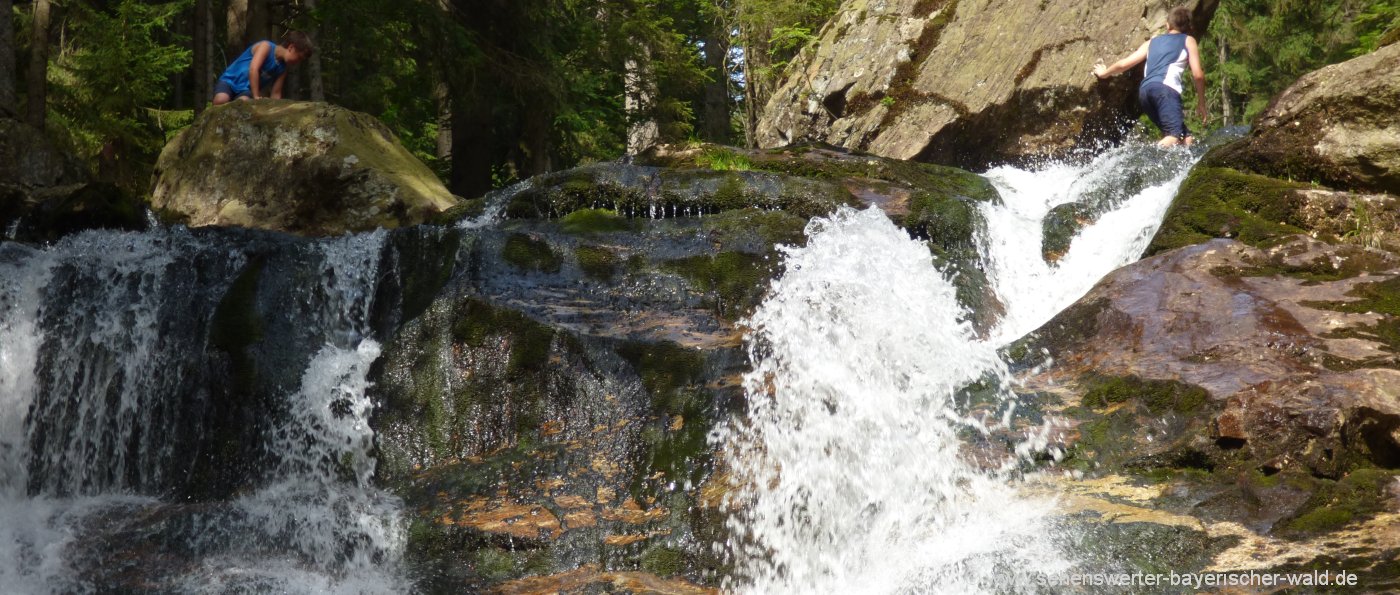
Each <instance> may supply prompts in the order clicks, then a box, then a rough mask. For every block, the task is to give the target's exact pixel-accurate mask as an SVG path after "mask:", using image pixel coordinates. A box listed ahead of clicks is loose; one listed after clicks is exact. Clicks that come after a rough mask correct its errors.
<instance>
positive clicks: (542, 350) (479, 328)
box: [452, 299, 554, 379]
mask: <svg viewBox="0 0 1400 595" xmlns="http://www.w3.org/2000/svg"><path fill="white" fill-rule="evenodd" d="M501 335H504V336H506V337H507V338H508V340H509V343H510V359H509V362H508V364H507V365H506V374H507V375H508V376H509V377H510V378H513V379H514V378H519V377H520V376H522V375H525V374H529V373H533V372H538V371H541V370H543V369H544V368H545V366H546V364H548V362H549V349H550V346H551V345H553V343H554V329H551V328H549V327H548V326H545V325H543V324H540V323H538V322H535V321H534V320H531V319H530V317H528V316H525V315H524V314H521V313H520V312H516V311H515V310H508V309H505V308H497V307H495V306H492V305H490V304H487V303H486V302H482V301H479V300H473V299H469V300H465V301H464V302H463V303H462V304H461V305H460V306H459V307H458V311H457V314H456V321H455V322H454V323H453V326H452V337H453V339H454V340H456V341H458V342H460V343H463V344H466V345H468V346H471V347H478V348H480V347H486V346H487V344H488V340H489V339H490V338H491V337H496V336H501Z"/></svg>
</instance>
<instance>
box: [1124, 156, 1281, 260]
mask: <svg viewBox="0 0 1400 595" xmlns="http://www.w3.org/2000/svg"><path fill="white" fill-rule="evenodd" d="M1306 188H1309V186H1308V185H1306V184H1299V183H1295V182H1287V181H1283V180H1277V179H1274V178H1269V177H1265V176H1261V175H1258V174H1250V173H1244V172H1240V171H1236V170H1233V169H1229V168H1222V167H1200V166H1198V167H1197V168H1196V169H1194V170H1192V172H1191V175H1190V176H1188V177H1187V178H1186V182H1185V183H1183V184H1182V185H1181V189H1180V190H1178V191H1177V195H1176V198H1175V199H1174V200H1173V201H1172V205H1171V208H1169V209H1168V210H1167V214H1166V217H1165V218H1164V219H1163V220H1162V226H1161V228H1159V229H1158V230H1157V235H1156V236H1154V237H1153V238H1152V243H1151V244H1149V245H1148V247H1147V254H1148V255H1152V254H1157V253H1159V252H1164V251H1167V250H1171V249H1173V248H1180V247H1182V246H1190V245H1193V244H1199V243H1201V242H1204V241H1206V240H1209V239H1212V238H1232V239H1235V240H1238V241H1239V242H1242V243H1245V244H1248V245H1251V246H1255V247H1268V246H1271V245H1275V244H1277V243H1279V242H1281V241H1282V240H1283V239H1285V238H1287V237H1289V236H1292V235H1295V234H1299V233H1305V232H1306V229H1305V228H1304V225H1305V224H1306V223H1305V222H1304V220H1303V219H1302V217H1301V216H1300V213H1299V209H1300V207H1301V206H1302V201H1303V199H1302V197H1301V196H1300V194H1299V193H1298V191H1299V190H1302V189H1306Z"/></svg>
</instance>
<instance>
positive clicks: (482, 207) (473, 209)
mask: <svg viewBox="0 0 1400 595" xmlns="http://www.w3.org/2000/svg"><path fill="white" fill-rule="evenodd" d="M485 212H486V199H485V198H473V199H468V200H464V201H461V202H459V203H457V205H456V206H454V207H452V208H450V209H447V210H446V211H443V212H441V213H438V214H436V215H433V216H432V218H431V219H429V221H428V222H429V223H432V224H434V225H452V224H454V223H457V222H458V221H461V220H463V219H473V218H476V217H480V216H481V215H482V214H484V213H485Z"/></svg>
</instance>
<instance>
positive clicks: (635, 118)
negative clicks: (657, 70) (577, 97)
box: [622, 44, 661, 155]
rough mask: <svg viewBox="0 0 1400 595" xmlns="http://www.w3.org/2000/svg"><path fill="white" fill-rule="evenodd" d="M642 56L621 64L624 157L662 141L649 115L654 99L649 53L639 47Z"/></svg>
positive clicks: (654, 121) (654, 85) (654, 122)
mask: <svg viewBox="0 0 1400 595" xmlns="http://www.w3.org/2000/svg"><path fill="white" fill-rule="evenodd" d="M637 47H638V48H639V49H640V50H641V55H640V56H638V57H637V58H629V59H628V60H626V61H624V62H623V67H622V68H623V74H622V86H623V92H624V93H625V96H624V97H623V109H624V111H625V112H626V113H627V118H628V120H629V122H630V124H629V125H628V127H627V154H628V155H636V154H638V153H641V152H642V151H645V150H647V149H649V148H651V147H653V146H655V145H656V143H658V142H660V141H661V130H660V128H659V127H658V126H657V125H656V120H655V119H654V118H652V117H651V115H650V114H649V112H650V110H651V102H652V100H653V98H654V97H655V96H656V81H655V80H653V78H652V70H651V63H650V62H651V52H650V51H648V50H647V49H646V48H645V47H643V46H641V45H640V44H638V46H637Z"/></svg>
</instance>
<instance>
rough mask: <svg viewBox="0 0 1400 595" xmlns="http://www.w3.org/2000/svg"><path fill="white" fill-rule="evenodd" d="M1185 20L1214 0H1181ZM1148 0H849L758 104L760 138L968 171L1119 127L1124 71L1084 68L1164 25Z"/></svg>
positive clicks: (1130, 83) (1132, 112)
mask: <svg viewBox="0 0 1400 595" xmlns="http://www.w3.org/2000/svg"><path fill="white" fill-rule="evenodd" d="M1185 4H1186V5H1187V6H1188V7H1189V8H1191V9H1192V11H1193V15H1194V21H1195V24H1196V28H1197V30H1204V29H1205V26H1206V25H1207V24H1208V23H1209V21H1210V18H1211V16H1212V15H1213V14H1214V12H1215V7H1216V5H1217V4H1218V3H1217V2H1216V1H1215V0H1199V1H1195V2H1186V3H1185ZM1169 8H1170V6H1169V5H1166V4H1162V3H1158V2H1119V3H1114V4H1112V5H1111V6H1104V5H1101V4H1094V3H1069V4H1066V3H1063V2H1060V3H1049V2H1042V3H1040V4H1039V5H1035V4H1034V3H1032V4H1031V5H1026V4H1022V3H1003V2H992V1H990V0H947V1H932V2H930V1H927V0H899V1H895V2H866V1H863V0H848V1H847V2H844V3H842V5H841V7H840V9H838V11H837V14H836V16H835V17H834V18H833V19H832V20H831V21H830V22H829V23H828V24H827V25H826V26H825V27H824V28H823V29H822V30H821V32H820V33H819V34H818V41H817V42H815V43H814V44H813V46H812V48H811V49H810V50H808V51H804V52H803V53H802V54H800V55H799V56H798V57H797V58H795V59H794V61H793V63H792V65H791V66H790V67H789V69H788V73H789V74H788V76H787V78H786V80H784V81H783V83H782V84H781V85H780V86H779V88H778V90H777V91H776V92H775V93H774V94H773V96H772V98H771V99H770V100H769V102H768V105H767V106H765V107H764V111H763V115H762V118H761V120H760V122H759V126H758V142H759V144H760V145H761V146H765V147H768V146H780V145H786V144H789V143H793V142H798V141H803V140H818V141H824V142H828V143H831V144H833V145H839V146H843V147H847V148H851V149H860V150H866V151H870V152H871V153H874V154H877V155H883V156H886V157H893V158H898V159H917V160H920V161H931V162H936V163H946V164H952V165H958V166H961V167H968V168H974V169H980V168H982V167H985V166H987V165H988V164H991V163H996V162H1004V161H1018V160H1025V159H1028V158H1032V157H1041V156H1059V155H1064V154H1066V153H1067V152H1069V151H1071V150H1073V149H1074V148H1076V147H1082V146H1085V145H1086V144H1093V143H1094V142H1097V141H1100V140H1102V139H1103V138H1109V137H1113V136H1115V135H1118V134H1121V125H1122V123H1123V122H1124V120H1125V119H1127V118H1135V117H1136V115H1137V114H1138V108H1137V101H1136V99H1137V95H1136V80H1134V79H1133V78H1132V76H1140V75H1130V76H1125V77H1120V78H1117V79H1114V80H1112V81H1108V82H1104V83H1100V82H1098V81H1097V80H1095V79H1094V77H1093V76H1092V74H1090V73H1089V70H1090V69H1091V68H1092V66H1093V64H1094V63H1095V61H1096V60H1104V61H1110V62H1111V61H1112V60H1116V59H1118V58H1119V57H1121V56H1122V55H1124V54H1127V53H1128V52H1130V51H1132V50H1134V49H1136V48H1137V46H1138V45H1139V44H1141V43H1142V42H1143V41H1145V40H1146V39H1148V38H1149V37H1150V36H1151V35H1153V34H1155V33H1159V32H1161V31H1162V27H1163V26H1164V23H1165V18H1166V14H1167V10H1168V9H1169Z"/></svg>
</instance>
